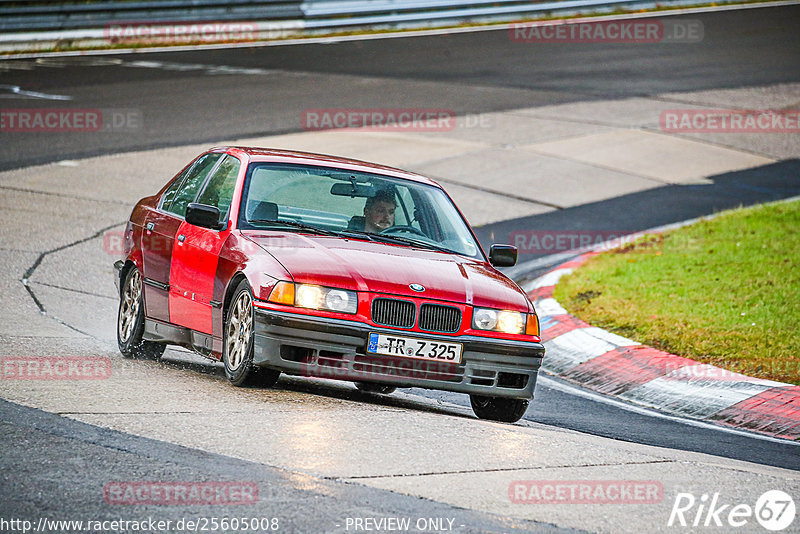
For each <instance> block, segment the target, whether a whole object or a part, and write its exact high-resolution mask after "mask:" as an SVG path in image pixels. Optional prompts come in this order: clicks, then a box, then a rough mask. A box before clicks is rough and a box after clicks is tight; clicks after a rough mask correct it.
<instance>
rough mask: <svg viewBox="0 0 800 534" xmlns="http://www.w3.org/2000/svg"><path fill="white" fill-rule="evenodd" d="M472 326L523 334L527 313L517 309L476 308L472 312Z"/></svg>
mask: <svg viewBox="0 0 800 534" xmlns="http://www.w3.org/2000/svg"><path fill="white" fill-rule="evenodd" d="M472 328H475V329H477V330H494V331H496V332H505V333H506V334H521V333H522V332H523V331H524V329H525V314H524V313H520V312H515V311H503V310H492V309H489V308H475V309H474V310H473V312H472Z"/></svg>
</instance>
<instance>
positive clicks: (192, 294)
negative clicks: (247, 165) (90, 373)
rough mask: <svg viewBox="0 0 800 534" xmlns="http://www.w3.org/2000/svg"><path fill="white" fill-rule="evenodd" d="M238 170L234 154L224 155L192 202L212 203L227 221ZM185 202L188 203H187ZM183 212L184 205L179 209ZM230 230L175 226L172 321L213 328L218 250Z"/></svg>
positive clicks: (199, 328) (210, 331)
mask: <svg viewBox="0 0 800 534" xmlns="http://www.w3.org/2000/svg"><path fill="white" fill-rule="evenodd" d="M241 169H242V165H241V162H240V161H239V160H238V159H237V158H236V157H234V156H231V155H225V156H224V158H223V159H222V160H221V161H220V162H219V164H218V165H217V166H216V167H215V168H214V170H213V171H212V173H211V176H210V177H209V178H208V179H207V181H206V184H205V185H204V186H203V188H202V191H201V192H200V194H199V195H198V196H197V199H196V200H192V201H193V202H198V203H200V204H206V205H209V206H215V207H216V208H218V209H219V212H220V221H221V222H224V223H227V222H228V216H229V211H230V206H231V201H232V199H233V192H234V188H235V186H236V180H237V178H238V176H239V172H240V170H241ZM187 204H188V202H187ZM183 210H184V213H185V211H186V210H185V207H184V208H183ZM229 233H230V231H229V230H228V229H227V225H226V227H225V228H224V229H223V230H211V229H208V228H201V227H199V226H194V225H192V224H189V223H187V222H186V221H183V222H182V223H181V225H180V228H178V234H177V238H176V242H175V247H174V249H173V252H172V263H171V266H170V280H171V282H170V291H169V313H170V318H171V319H172V322H173V323H175V324H178V325H181V326H185V327H187V328H190V329H192V330H196V331H198V332H203V333H205V334H216V335H217V336H221V335H222V333H221V332H214V331H213V326H212V325H213V321H212V304H211V301H212V300H213V298H214V278H215V276H216V272H217V264H218V263H219V253H220V250H221V249H222V246H223V244H224V243H225V240H226V239H227V238H228V235H229Z"/></svg>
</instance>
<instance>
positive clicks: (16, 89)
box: [0, 85, 72, 100]
mask: <svg viewBox="0 0 800 534" xmlns="http://www.w3.org/2000/svg"><path fill="white" fill-rule="evenodd" d="M0 91H2V92H6V91H7V92H9V93H11V94H12V95H19V96H21V97H23V98H25V97H27V98H41V99H44V100H72V97H71V96H66V95H51V94H48V93H39V92H37V91H26V90H25V89H23V88H21V87H20V86H19V85H0ZM0 98H2V97H0Z"/></svg>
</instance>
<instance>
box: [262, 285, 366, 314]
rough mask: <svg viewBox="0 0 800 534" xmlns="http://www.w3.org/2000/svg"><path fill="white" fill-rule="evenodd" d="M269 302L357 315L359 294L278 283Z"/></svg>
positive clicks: (270, 295)
mask: <svg viewBox="0 0 800 534" xmlns="http://www.w3.org/2000/svg"><path fill="white" fill-rule="evenodd" d="M269 301H270V302H275V303H277V304H287V305H289V306H297V307H299V308H311V309H313V310H327V311H333V312H339V313H356V310H358V294H357V293H356V292H355V291H348V290H346V289H335V288H331V287H322V286H315V285H312V284H293V283H292V282H278V283H277V284H275V287H274V288H272V292H271V293H270V294H269Z"/></svg>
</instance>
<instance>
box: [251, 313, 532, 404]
mask: <svg viewBox="0 0 800 534" xmlns="http://www.w3.org/2000/svg"><path fill="white" fill-rule="evenodd" d="M370 332H377V333H384V334H389V335H392V334H394V335H401V336H406V337H417V338H424V339H439V340H443V341H450V342H455V343H462V344H463V347H464V350H463V355H462V361H461V363H460V364H452V363H446V362H437V361H428V360H419V359H411V358H397V357H390V356H381V355H377V354H368V353H367V352H366V347H367V339H368V337H369V333H370ZM543 356H544V346H543V345H542V344H541V343H535V342H524V341H509V340H502V339H495V338H485V337H478V336H436V335H431V334H427V333H421V332H411V331H405V330H393V329H389V328H380V327H375V326H371V325H368V324H365V323H360V322H355V321H344V320H340V319H329V318H323V317H315V316H309V315H302V314H293V313H286V312H278V311H273V310H265V309H263V308H256V310H255V350H254V356H253V363H254V364H255V365H258V366H263V367H269V368H272V369H278V370H280V371H283V372H286V373H287V374H295V375H302V376H316V377H322V378H332V379H337V380H348V381H354V382H377V383H383V384H387V385H393V386H398V387H421V388H427V389H437V390H444V391H455V392H458V393H470V394H476V395H487V396H493V397H509V398H518V399H531V398H533V390H534V387H535V386H536V376H537V373H538V371H539V367H540V366H541V364H542V357H543Z"/></svg>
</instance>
